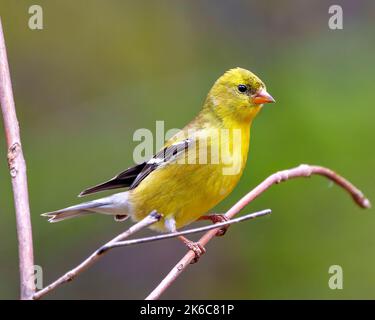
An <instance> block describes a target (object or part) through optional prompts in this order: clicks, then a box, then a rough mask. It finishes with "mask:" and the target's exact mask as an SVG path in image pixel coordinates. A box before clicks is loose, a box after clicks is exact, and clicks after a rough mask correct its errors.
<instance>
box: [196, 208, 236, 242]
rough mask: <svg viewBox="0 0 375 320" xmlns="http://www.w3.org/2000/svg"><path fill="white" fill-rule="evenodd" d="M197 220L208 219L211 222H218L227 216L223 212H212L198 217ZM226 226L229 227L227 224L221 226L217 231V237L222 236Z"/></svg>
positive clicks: (226, 218) (223, 220)
mask: <svg viewBox="0 0 375 320" xmlns="http://www.w3.org/2000/svg"><path fill="white" fill-rule="evenodd" d="M199 220H210V221H211V222H212V223H220V222H225V221H228V220H229V218H228V217H227V216H226V215H225V214H218V213H213V214H209V215H207V216H202V217H200V218H199ZM228 228H229V225H227V226H224V227H221V228H220V229H219V230H218V231H217V233H216V236H217V237H221V236H223V235H224V234H225V233H226V232H227V230H228Z"/></svg>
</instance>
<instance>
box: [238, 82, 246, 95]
mask: <svg viewBox="0 0 375 320" xmlns="http://www.w3.org/2000/svg"><path fill="white" fill-rule="evenodd" d="M237 88H238V91H239V92H242V93H243V92H246V91H247V87H246V86H245V85H244V84H240V85H238V87H237Z"/></svg>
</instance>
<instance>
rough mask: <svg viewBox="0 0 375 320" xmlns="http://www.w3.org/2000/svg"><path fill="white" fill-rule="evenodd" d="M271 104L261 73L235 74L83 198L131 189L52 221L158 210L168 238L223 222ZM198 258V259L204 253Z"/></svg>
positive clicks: (121, 216)
mask: <svg viewBox="0 0 375 320" xmlns="http://www.w3.org/2000/svg"><path fill="white" fill-rule="evenodd" d="M269 102H275V101H274V99H273V98H272V97H271V95H269V94H268V93H267V91H266V86H265V85H264V83H263V82H262V81H261V80H260V79H259V78H258V77H257V76H256V75H254V74H253V73H251V72H250V71H248V70H245V69H242V68H235V69H231V70H229V71H227V72H226V73H224V75H222V76H221V77H220V78H219V79H218V80H217V81H216V82H215V84H214V85H213V87H212V88H211V90H210V91H209V93H208V95H207V98H206V100H205V102H204V104H203V108H202V110H201V111H200V113H199V114H198V115H197V117H196V118H195V119H194V120H193V121H191V122H190V123H189V124H188V125H187V126H186V127H185V128H183V129H182V130H181V131H180V132H179V133H177V134H176V135H175V136H173V137H172V138H171V139H170V140H168V141H167V142H166V143H165V145H164V147H163V148H162V150H160V151H159V152H158V153H157V154H156V155H155V156H154V157H153V158H152V159H150V160H149V161H147V162H143V163H141V164H138V165H135V166H133V167H131V168H129V169H127V170H125V171H124V172H122V173H120V174H118V175H117V176H115V177H114V178H112V179H111V180H109V181H107V182H105V183H102V184H99V185H97V186H95V187H92V188H89V189H87V190H85V191H83V192H82V193H81V194H80V196H83V195H86V194H90V193H94V192H98V191H103V190H108V189H117V188H127V189H128V190H127V191H125V192H121V193H117V194H114V195H112V196H109V197H104V198H101V199H98V200H93V201H89V202H85V203H82V204H78V205H75V206H71V207H68V208H65V209H62V210H58V211H54V212H49V213H45V214H44V215H45V216H47V217H49V218H50V219H49V221H50V222H57V221H61V220H65V219H68V218H72V217H76V216H81V215H86V214H90V213H94V212H98V213H103V214H108V215H113V216H115V219H116V220H125V219H126V218H127V217H129V216H130V217H131V218H133V219H134V220H135V221H139V220H141V219H142V218H144V217H146V216H147V215H148V214H149V213H150V212H151V211H153V210H156V211H157V212H158V213H160V214H162V218H161V220H160V221H159V222H158V223H156V224H154V225H152V226H151V228H152V229H155V230H157V231H162V232H166V231H167V232H174V231H176V229H178V228H181V227H183V226H185V225H187V224H189V223H191V222H193V221H196V220H197V219H210V220H212V221H213V222H217V221H220V220H221V218H220V217H218V216H215V215H209V216H204V214H205V213H206V212H208V211H209V210H210V209H212V208H213V207H214V206H215V205H216V204H218V203H219V202H220V201H222V200H223V199H224V198H225V197H226V196H227V195H228V194H230V192H231V191H232V190H233V188H234V187H235V186H236V184H237V183H238V181H239V179H240V177H241V175H242V172H243V169H244V167H245V164H246V159H247V154H248V149H249V142H250V127H251V124H252V122H253V119H254V118H255V116H256V115H257V114H258V112H259V110H260V109H261V108H262V106H263V104H264V103H269ZM184 241H185V243H186V244H187V245H188V246H189V247H192V246H191V244H192V243H191V242H189V241H188V240H187V239H185V240H184ZM193 249H194V248H193ZM195 249H196V248H195ZM200 249H201V251H203V250H202V248H200ZM195 252H196V254H197V255H198V253H199V250H195ZM201 253H202V252H201Z"/></svg>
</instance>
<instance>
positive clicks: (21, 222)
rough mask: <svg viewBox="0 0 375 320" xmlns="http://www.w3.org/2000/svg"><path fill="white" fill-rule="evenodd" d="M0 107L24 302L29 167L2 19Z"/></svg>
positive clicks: (29, 287) (28, 291)
mask: <svg viewBox="0 0 375 320" xmlns="http://www.w3.org/2000/svg"><path fill="white" fill-rule="evenodd" d="M0 103H1V110H2V114H3V120H4V129H5V137H6V142H7V147H8V164H9V171H10V175H11V177H12V187H13V197H14V206H15V211H16V221H17V236H18V256H19V269H20V287H21V294H20V298H21V299H30V297H31V296H32V295H33V294H34V292H35V283H34V254H33V239H32V230H31V221H30V208H29V196H28V190H27V176H26V163H25V159H24V157H23V152H22V147H21V139H20V131H19V125H18V120H17V116H16V109H15V105H14V99H13V91H12V83H11V80H10V72H9V65H8V59H7V53H6V47H5V40H4V34H3V28H2V24H1V19H0Z"/></svg>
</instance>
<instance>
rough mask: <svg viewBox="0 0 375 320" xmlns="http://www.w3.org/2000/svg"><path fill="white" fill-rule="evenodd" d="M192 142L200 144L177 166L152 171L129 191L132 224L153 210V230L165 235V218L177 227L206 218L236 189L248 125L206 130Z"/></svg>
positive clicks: (243, 163)
mask: <svg viewBox="0 0 375 320" xmlns="http://www.w3.org/2000/svg"><path fill="white" fill-rule="evenodd" d="M218 131H219V132H218ZM203 138H204V139H203ZM194 139H196V141H198V143H196V144H195V147H194V148H189V149H188V151H187V152H186V153H185V155H184V157H183V158H181V159H180V161H178V162H177V163H173V164H167V165H165V166H163V167H161V168H159V169H157V170H155V171H153V172H152V173H151V174H150V175H149V176H147V178H146V179H145V180H143V181H142V182H141V183H140V184H139V186H137V187H136V188H135V189H133V190H131V191H129V201H130V203H131V205H132V207H133V218H134V219H135V220H140V219H142V218H144V217H145V216H146V215H148V214H149V213H150V212H151V211H152V210H157V211H158V212H159V213H161V214H163V219H162V220H161V221H160V222H159V223H157V224H155V225H153V226H152V228H153V229H156V230H158V231H166V230H165V226H164V219H165V218H169V217H173V218H174V219H175V221H176V227H177V228H181V227H183V226H185V225H187V224H189V223H191V222H193V221H195V220H197V219H198V218H199V217H200V216H202V215H203V214H205V213H207V212H208V211H209V210H210V209H212V208H213V207H214V206H215V205H216V204H218V203H219V202H220V201H222V200H223V199H224V198H225V197H226V196H227V195H228V194H229V193H230V192H231V191H232V190H233V188H234V187H235V186H236V185H237V183H238V181H239V179H240V177H241V175H242V172H243V169H244V167H245V164H246V160H247V154H248V149H249V140H250V128H249V125H244V126H243V127H238V128H237V129H233V130H229V131H228V130H226V129H225V130H224V131H223V130H222V129H219V130H218V129H217V128H211V129H208V128H205V129H204V130H202V131H201V132H198V133H196V134H195V136H194ZM204 141H206V142H204ZM204 150H206V152H205V151H204ZM217 152H218V153H219V155H217ZM205 153H206V157H205V156H204V154H205Z"/></svg>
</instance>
